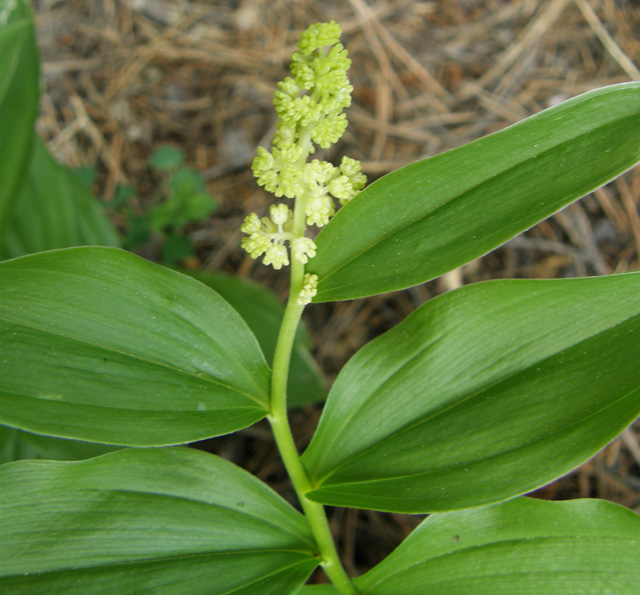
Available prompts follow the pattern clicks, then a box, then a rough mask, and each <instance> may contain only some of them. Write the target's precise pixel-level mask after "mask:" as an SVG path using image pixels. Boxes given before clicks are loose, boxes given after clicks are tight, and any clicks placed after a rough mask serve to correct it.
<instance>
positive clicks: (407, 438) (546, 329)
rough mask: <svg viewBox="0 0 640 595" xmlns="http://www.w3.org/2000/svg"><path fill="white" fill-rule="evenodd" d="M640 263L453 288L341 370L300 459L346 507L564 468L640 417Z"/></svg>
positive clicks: (435, 508) (492, 495)
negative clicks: (639, 266) (621, 269)
mask: <svg viewBox="0 0 640 595" xmlns="http://www.w3.org/2000/svg"><path fill="white" fill-rule="evenodd" d="M638 353H640V273H628V274H624V275H611V276H604V277H594V278H586V279H564V280H545V281H543V280H512V281H490V282H487V283H479V284H475V285H471V286H468V287H464V288H462V289H459V290H456V291H453V292H450V293H447V294H445V295H442V296H440V297H438V298H436V299H434V300H432V301H430V302H427V303H426V304H425V305H424V306H422V307H421V308H419V309H418V310H416V311H415V312H414V313H413V314H411V315H410V316H409V317H408V318H407V319H405V320H404V321H403V322H402V323H401V324H399V325H398V326H397V327H396V328H394V329H392V330H391V331H389V332H387V333H386V334H384V335H383V336H382V337H379V338H378V339H376V340H374V341H372V342H371V343H369V344H368V345H366V346H365V347H364V348H363V349H362V350H360V351H359V352H358V353H357V354H356V355H355V356H354V357H353V358H352V359H351V361H349V362H348V364H347V365H346V366H345V367H344V368H343V370H342V371H341V372H340V374H339V375H338V378H337V380H336V382H335V384H334V386H333V388H332V390H331V392H330V393H329V397H328V399H327V404H326V407H325V410H324V412H323V415H322V418H321V420H320V424H319V426H318V429H317V432H316V434H315V436H314V438H313V440H312V442H311V444H310V445H309V448H308V450H307V451H306V452H305V454H304V456H303V462H304V464H305V466H306V468H307V469H308V470H309V473H310V481H311V485H312V486H313V487H315V490H314V491H311V492H309V493H308V494H307V497H308V498H310V499H312V500H315V501H318V502H321V503H323V504H331V505H337V506H349V507H355V508H371V509H378V510H387V511H392V512H407V513H418V512H440V511H447V510H454V509H459V508H468V507H472V506H478V505H481V504H487V503H491V502H497V501H500V500H505V499H507V498H511V497H513V496H516V495H519V494H523V493H525V492H528V491H530V490H533V489H535V488H537V487H539V486H542V485H544V484H546V483H548V482H549V481H551V480H553V479H555V478H557V477H559V476H561V475H563V474H565V473H567V472H568V471H570V470H571V469H573V468H575V467H577V466H578V465H579V464H580V463H582V462H584V461H585V460H586V459H588V458H589V457H591V456H592V455H594V454H595V453H596V452H597V451H598V450H600V449H601V448H602V447H604V446H605V445H606V444H607V443H608V442H609V441H611V440H612V439H613V438H614V437H615V436H616V435H617V434H618V433H620V432H621V431H622V430H623V429H624V427H625V426H626V425H628V424H629V423H631V422H632V421H633V420H634V419H635V418H636V417H637V416H638V414H640V366H639V365H638Z"/></svg>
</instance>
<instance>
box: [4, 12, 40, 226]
mask: <svg viewBox="0 0 640 595" xmlns="http://www.w3.org/2000/svg"><path fill="white" fill-rule="evenodd" d="M39 76H40V73H39V64H38V50H37V47H36V40H35V35H34V32H33V22H32V19H31V12H30V9H29V7H28V6H27V4H26V3H25V2H24V1H23V0H17V1H13V0H11V1H10V0H0V238H1V237H3V235H4V233H5V231H6V229H7V227H8V226H9V221H10V219H11V216H12V214H13V208H14V204H15V201H16V198H17V193H18V191H19V189H20V186H21V185H22V183H23V177H24V175H25V172H26V169H27V163H28V161H29V151H30V147H31V140H32V136H33V124H34V122H35V118H36V114H37V110H38V95H39V90H38V84H39Z"/></svg>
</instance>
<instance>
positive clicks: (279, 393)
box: [269, 262, 357, 595]
mask: <svg viewBox="0 0 640 595" xmlns="http://www.w3.org/2000/svg"><path fill="white" fill-rule="evenodd" d="M296 265H298V266H296ZM303 276H304V267H303V266H302V265H299V263H296V262H293V263H292V267H291V292H290V294H289V301H288V302H287V308H286V310H285V314H284V319H283V321H282V326H281V327H280V334H279V336H278V343H277V345H276V351H275V354H274V357H273V372H272V377H271V413H270V414H269V422H270V423H271V429H272V430H273V435H274V436H275V440H276V444H277V445H278V449H279V450H280V455H281V456H282V460H283V461H284V466H285V467H286V469H287V472H288V474H289V477H290V478H291V483H292V484H293V487H294V489H295V490H296V493H297V495H298V499H299V500H300V504H301V505H302V509H303V511H304V513H305V515H306V517H307V521H308V523H309V526H310V528H311V532H312V534H313V536H314V538H315V540H316V544H317V546H318V549H319V550H320V555H321V556H322V562H321V563H320V564H321V566H322V568H323V569H324V571H325V572H326V574H327V576H328V577H329V578H330V579H331V581H332V582H333V584H334V586H335V587H336V589H337V590H338V591H339V592H340V593H342V594H343V595H354V594H355V593H357V591H356V589H355V587H354V586H353V583H352V582H351V580H350V579H349V576H348V575H347V573H346V571H345V569H344V567H343V566H342V563H341V562H340V558H339V557H338V552H337V551H336V547H335V544H334V541H333V536H332V535H331V530H330V529H329V523H328V521H327V515H326V514H325V510H324V506H322V505H321V504H318V503H317V502H312V501H311V500H308V499H307V498H306V497H305V494H306V493H307V492H309V491H310V490H311V484H310V483H309V478H308V476H307V472H306V470H305V468H304V467H303V465H302V462H301V461H300V456H299V455H298V450H297V449H296V445H295V442H294V440H293V435H292V433H291V427H290V426H289V419H288V417H287V380H288V377H289V362H290V360H291V351H292V349H293V341H294V338H295V334H296V329H297V327H298V324H299V322H300V317H301V315H302V310H303V309H304V306H300V305H298V304H297V302H296V300H297V298H298V294H299V293H300V289H302V281H303Z"/></svg>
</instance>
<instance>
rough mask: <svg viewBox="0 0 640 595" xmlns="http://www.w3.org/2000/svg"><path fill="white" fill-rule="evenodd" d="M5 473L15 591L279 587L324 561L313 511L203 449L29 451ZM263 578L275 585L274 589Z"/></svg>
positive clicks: (7, 549) (4, 577)
mask: <svg viewBox="0 0 640 595" xmlns="http://www.w3.org/2000/svg"><path fill="white" fill-rule="evenodd" d="M0 475H1V476H2V485H3V491H4V492H5V493H6V494H7V498H6V499H3V501H2V503H1V504H0V507H2V508H3V513H2V516H3V523H2V525H3V526H2V528H0V533H2V544H1V545H0V549H1V550H3V553H4V555H3V556H2V561H0V586H2V587H3V588H9V589H10V590H11V592H12V593H46V592H49V593H50V592H52V590H53V591H55V592H65V593H78V594H79V593H86V592H87V589H89V590H90V591H91V592H96V593H113V592H132V591H137V590H142V589H153V590H154V592H158V593H184V592H185V587H188V589H187V590H188V592H193V593H227V592H229V591H230V590H233V589H243V588H244V589H245V591H243V592H247V593H256V594H258V593H261V592H267V593H274V594H275V593H277V592H278V591H277V590H276V587H277V585H278V584H280V585H282V584H283V583H284V584H290V585H291V586H292V590H293V588H295V587H297V586H299V585H301V584H302V583H303V582H304V580H305V579H306V577H307V576H308V575H309V574H310V572H311V571H312V569H313V568H314V567H315V566H316V565H317V561H316V560H315V559H314V557H313V553H314V549H315V546H314V545H313V540H312V538H311V536H310V534H309V531H308V528H307V525H306V523H305V521H304V518H303V517H302V515H300V514H299V513H298V512H296V511H295V510H294V509H293V508H292V507H291V506H289V505H288V504H287V503H286V502H284V500H282V499H281V498H280V497H279V496H277V495H276V494H275V493H274V492H273V491H272V490H271V489H270V488H268V487H267V486H266V485H265V484H263V483H262V482H260V481H259V480H257V479H256V478H255V477H253V476H252V475H250V474H249V473H247V472H245V471H243V470H242V469H239V468H238V467H235V466H234V465H233V464H231V463H229V462H227V461H224V460H222V459H220V458H218V457H215V456H213V455H210V454H207V453H204V452H200V451H195V450H191V449H184V448H168V449H164V448H163V449H140V450H138V449H134V450H131V449H129V450H124V451H119V452H116V453H111V454H108V455H104V456H102V457H98V458H96V459H90V460H88V461H83V462H81V463H60V462H52V461H21V462H18V463H10V464H7V465H3V466H2V467H0ZM25 536H28V538H25ZM52 544H55V547H52ZM9 554H10V555H9ZM263 581H264V582H265V583H266V584H267V585H269V582H271V583H272V584H271V585H270V588H268V589H267V590H266V591H260V588H261V587H260V583H262V582H263ZM47 589H48V590H47Z"/></svg>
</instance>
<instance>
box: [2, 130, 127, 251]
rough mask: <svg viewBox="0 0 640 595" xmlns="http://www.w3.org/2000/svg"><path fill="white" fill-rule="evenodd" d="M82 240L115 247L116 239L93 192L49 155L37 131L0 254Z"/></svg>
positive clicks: (87, 242) (81, 242) (94, 244)
mask: <svg viewBox="0 0 640 595" xmlns="http://www.w3.org/2000/svg"><path fill="white" fill-rule="evenodd" d="M83 245H92V246H113V247H119V246H120V240H119V239H118V235H117V233H116V231H115V229H114V228H113V226H112V225H111V223H110V221H109V220H108V219H107V218H106V216H105V214H104V213H103V212H102V211H101V210H100V206H99V204H98V202H97V200H96V198H95V197H93V196H92V195H91V193H90V192H89V190H88V189H87V188H86V187H85V186H84V185H83V183H82V182H81V181H80V180H79V179H78V178H77V176H75V175H74V174H73V172H71V171H70V170H68V169H67V168H65V167H63V166H61V165H60V164H59V163H57V162H56V161H55V160H54V159H53V157H52V156H51V155H50V154H49V152H48V151H47V149H46V147H45V145H44V143H43V142H42V140H41V139H40V137H38V136H37V135H35V138H34V142H33V146H32V149H31V155H30V161H29V169H28V172H27V177H26V180H25V183H24V184H23V186H22V189H21V192H20V194H19V196H18V198H17V204H16V207H15V211H14V213H13V219H12V225H11V227H10V229H9V230H8V231H7V233H6V234H5V236H4V238H3V246H2V255H3V257H5V258H15V257H18V256H24V255H25V254H32V253H34V252H43V251H45V250H55V249H57V248H68V247H72V246H83Z"/></svg>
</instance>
